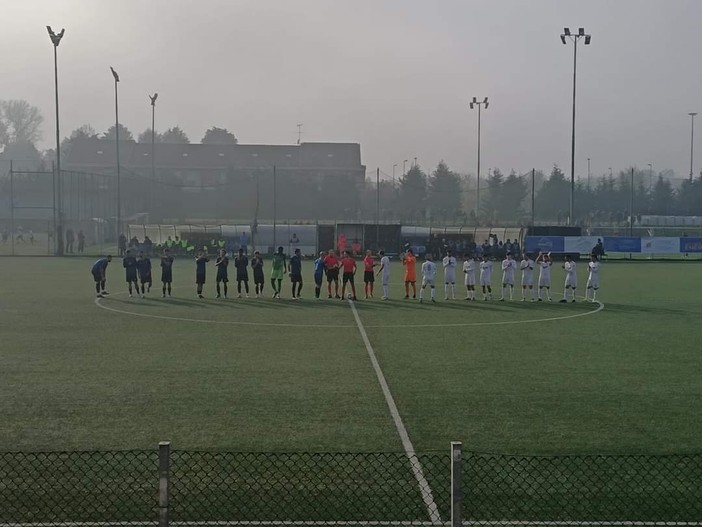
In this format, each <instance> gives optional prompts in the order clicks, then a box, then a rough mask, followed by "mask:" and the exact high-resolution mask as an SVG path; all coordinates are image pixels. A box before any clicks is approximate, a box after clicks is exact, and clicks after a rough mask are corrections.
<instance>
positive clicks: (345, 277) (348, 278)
mask: <svg viewBox="0 0 702 527" xmlns="http://www.w3.org/2000/svg"><path fill="white" fill-rule="evenodd" d="M343 281H344V283H346V282H349V283H351V284H353V273H344V275H343Z"/></svg>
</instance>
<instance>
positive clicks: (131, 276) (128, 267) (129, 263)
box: [122, 249, 139, 297]
mask: <svg viewBox="0 0 702 527" xmlns="http://www.w3.org/2000/svg"><path fill="white" fill-rule="evenodd" d="M122 267H124V270H125V273H126V278H127V285H128V286H129V296H130V297H131V296H132V284H134V288H135V289H136V291H137V295H138V294H139V284H138V282H137V259H136V258H134V256H133V255H132V250H131V249H127V252H126V253H125V255H124V258H122Z"/></svg>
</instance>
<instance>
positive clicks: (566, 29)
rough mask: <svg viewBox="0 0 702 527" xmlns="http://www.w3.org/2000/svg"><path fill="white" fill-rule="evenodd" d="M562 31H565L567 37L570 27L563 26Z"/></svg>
mask: <svg viewBox="0 0 702 527" xmlns="http://www.w3.org/2000/svg"><path fill="white" fill-rule="evenodd" d="M563 33H565V35H566V36H567V37H569V36H570V28H569V27H564V28H563Z"/></svg>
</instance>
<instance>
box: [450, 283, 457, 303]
mask: <svg viewBox="0 0 702 527" xmlns="http://www.w3.org/2000/svg"><path fill="white" fill-rule="evenodd" d="M451 298H452V299H453V300H456V284H451Z"/></svg>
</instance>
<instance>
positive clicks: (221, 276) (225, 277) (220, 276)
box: [215, 273, 229, 284]
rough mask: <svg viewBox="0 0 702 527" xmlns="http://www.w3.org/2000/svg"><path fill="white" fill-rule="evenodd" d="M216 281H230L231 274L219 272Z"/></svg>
mask: <svg viewBox="0 0 702 527" xmlns="http://www.w3.org/2000/svg"><path fill="white" fill-rule="evenodd" d="M215 281H216V282H224V283H225V284H226V283H227V282H229V275H228V274H226V273H217V277H216V278H215Z"/></svg>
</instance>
